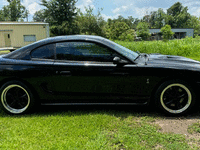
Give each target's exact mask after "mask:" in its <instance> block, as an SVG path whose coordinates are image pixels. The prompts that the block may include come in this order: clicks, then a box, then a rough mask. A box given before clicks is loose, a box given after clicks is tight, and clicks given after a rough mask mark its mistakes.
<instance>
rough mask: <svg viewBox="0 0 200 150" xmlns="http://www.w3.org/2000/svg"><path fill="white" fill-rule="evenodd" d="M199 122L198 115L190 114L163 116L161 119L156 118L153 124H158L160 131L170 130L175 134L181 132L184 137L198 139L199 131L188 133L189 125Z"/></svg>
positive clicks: (199, 116)
mask: <svg viewBox="0 0 200 150" xmlns="http://www.w3.org/2000/svg"><path fill="white" fill-rule="evenodd" d="M197 122H200V115H192V116H186V117H163V119H156V121H155V124H158V125H159V126H160V127H161V128H162V129H161V132H172V133H176V134H183V135H185V136H186V138H188V139H191V138H194V139H197V140H198V139H200V133H193V134H190V133H188V131H187V129H188V126H189V125H192V124H193V123H197Z"/></svg>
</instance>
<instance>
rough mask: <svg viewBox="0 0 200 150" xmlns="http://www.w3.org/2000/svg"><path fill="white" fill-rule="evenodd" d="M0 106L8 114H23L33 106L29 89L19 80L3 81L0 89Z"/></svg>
mask: <svg viewBox="0 0 200 150" xmlns="http://www.w3.org/2000/svg"><path fill="white" fill-rule="evenodd" d="M0 93H1V103H0V106H1V108H2V109H3V110H4V111H5V112H6V113H9V114H24V113H27V112H29V111H30V110H31V109H32V108H33V106H34V102H35V101H34V98H33V95H32V93H31V91H30V89H29V88H28V87H27V86H26V85H25V84H23V83H22V82H20V81H10V82H7V83H5V84H4V85H3V86H2V87H1V89H0Z"/></svg>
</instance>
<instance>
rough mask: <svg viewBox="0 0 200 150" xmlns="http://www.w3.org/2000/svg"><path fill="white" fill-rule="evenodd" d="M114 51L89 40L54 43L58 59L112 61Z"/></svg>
mask: <svg viewBox="0 0 200 150" xmlns="http://www.w3.org/2000/svg"><path fill="white" fill-rule="evenodd" d="M114 55H115V53H114V52H113V51H112V50H110V49H108V48H107V47H104V46H100V45H97V44H95V43H89V42H64V43H57V44H56V58H57V59H58V60H74V61H101V62H112V61H113V58H114Z"/></svg>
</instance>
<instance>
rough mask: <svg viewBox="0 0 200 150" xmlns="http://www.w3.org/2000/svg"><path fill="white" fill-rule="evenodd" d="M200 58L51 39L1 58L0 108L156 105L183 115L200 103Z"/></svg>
mask: <svg viewBox="0 0 200 150" xmlns="http://www.w3.org/2000/svg"><path fill="white" fill-rule="evenodd" d="M199 77H200V62H198V61H195V60H192V59H188V58H185V57H180V56H171V55H161V54H141V53H139V52H133V51H131V50H129V49H127V48H125V47H123V46H121V45H118V44H116V43H114V42H112V41H110V40H108V39H106V38H103V37H100V36H91V35H71V36H58V37H52V38H47V39H44V40H41V41H38V42H35V43H33V44H30V45H28V46H25V47H22V48H20V49H18V50H15V51H13V52H11V53H9V54H6V55H1V56H0V87H1V88H0V95H1V101H0V107H1V109H3V110H4V111H5V112H7V113H9V114H24V113H28V112H30V111H31V110H34V109H35V108H36V105H41V104H42V105H63V104H68V105H71V104H103V105H106V104H113V105H116V104H117V105H147V104H150V103H153V104H154V105H156V106H157V107H158V108H159V109H160V110H162V111H163V112H165V113H167V114H171V115H181V114H184V113H187V112H188V111H189V110H191V109H192V108H194V105H195V104H197V103H196V102H198V96H199V95H198V94H199V92H198V91H199V89H200V87H199V85H200V78H199Z"/></svg>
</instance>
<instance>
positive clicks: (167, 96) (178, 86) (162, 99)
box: [155, 80, 196, 115]
mask: <svg viewBox="0 0 200 150" xmlns="http://www.w3.org/2000/svg"><path fill="white" fill-rule="evenodd" d="M155 99H156V105H157V106H158V107H159V108H160V109H161V110H162V111H164V112H165V113H167V114H170V115H182V114H185V113H186V112H188V111H189V110H191V108H192V106H194V103H195V99H196V96H195V93H194V92H193V90H192V88H191V87H190V86H189V85H188V84H187V83H185V82H184V81H180V80H171V81H167V82H164V83H163V84H161V85H160V87H159V88H158V90H157V92H156V94H155Z"/></svg>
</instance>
